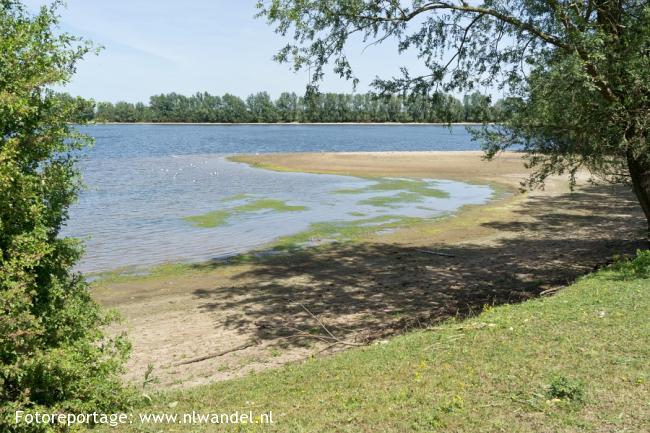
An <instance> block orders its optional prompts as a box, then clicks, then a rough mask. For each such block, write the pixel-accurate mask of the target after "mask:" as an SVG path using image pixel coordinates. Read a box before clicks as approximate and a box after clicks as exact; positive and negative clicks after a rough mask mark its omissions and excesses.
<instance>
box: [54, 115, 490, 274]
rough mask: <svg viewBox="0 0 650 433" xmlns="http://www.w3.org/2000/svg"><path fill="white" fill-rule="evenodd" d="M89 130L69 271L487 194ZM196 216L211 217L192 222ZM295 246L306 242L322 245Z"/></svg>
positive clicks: (448, 206)
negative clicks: (293, 166)
mask: <svg viewBox="0 0 650 433" xmlns="http://www.w3.org/2000/svg"><path fill="white" fill-rule="evenodd" d="M97 128H98V129H96V130H94V129H93V128H88V130H87V131H86V132H90V133H92V134H93V135H95V136H96V138H97V145H96V148H95V149H92V150H91V151H90V152H89V154H88V156H87V157H86V158H85V159H84V160H83V161H82V171H83V175H84V180H85V182H86V184H87V185H88V187H89V188H88V190H87V191H85V192H84V193H83V194H82V195H81V197H80V200H79V202H78V203H76V204H75V205H74V206H73V207H72V209H71V211H70V220H69V221H68V224H67V226H66V227H64V230H63V232H62V235H63V236H75V237H81V238H84V239H85V242H86V254H85V256H84V258H83V260H82V262H81V263H80V265H79V269H80V270H82V271H84V272H95V271H105V270H110V269H114V268H117V267H122V266H131V265H136V266H149V265H155V264H160V263H164V262H169V261H203V260H208V259H212V258H217V257H225V256H229V255H234V254H238V253H242V252H245V251H249V250H251V249H253V248H256V247H259V246H262V245H265V244H268V243H269V242H271V241H273V240H275V239H277V238H279V237H283V236H288V235H295V234H296V233H298V232H302V231H305V230H307V229H309V228H310V226H312V225H313V224H316V225H318V223H329V222H332V221H334V222H341V223H345V222H350V224H352V225H355V226H356V227H361V226H364V225H374V224H379V223H381V224H384V225H386V224H387V223H388V222H391V221H393V220H399V218H400V217H424V218H428V217H435V216H439V215H441V214H444V213H447V212H453V211H454V210H457V209H458V208H459V207H460V206H462V205H464V204H478V203H483V202H485V201H486V200H488V199H489V197H490V196H491V193H492V192H491V190H490V188H489V187H487V186H477V185H467V184H463V183H459V182H451V181H430V180H427V181H424V182H418V183H409V182H404V181H402V180H399V179H395V180H391V181H371V180H367V179H360V178H354V177H348V176H334V175H316V174H306V173H280V172H272V171H267V170H261V169H255V168H251V167H249V166H247V165H245V164H238V163H233V162H230V161H228V160H226V158H225V156H224V155H223V154H218V153H219V149H220V146H219V143H216V144H215V145H214V146H213V148H214V151H213V152H210V153H209V154H200V153H198V150H204V151H205V150H208V151H209V150H211V149H206V146H207V145H206V142H205V141H204V140H195V141H183V140H187V138H182V137H180V136H175V135H173V134H171V135H169V136H167V137H166V138H164V137H165V136H164V134H162V135H161V131H165V130H168V129H166V127H158V128H159V129H153V131H156V133H155V134H153V135H151V138H150V140H149V141H147V140H146V139H145V137H140V138H137V137H134V136H133V132H132V131H133V129H129V128H137V127H128V126H127V127H121V126H112V127H97ZM102 128H103V129H102ZM153 128H155V127H153ZM179 128H187V129H185V131H187V132H191V131H193V129H192V127H184V126H182V127H179ZM208 128H210V127H208ZM288 128H289V129H290V128H292V127H288ZM370 128H371V129H372V131H377V130H376V129H373V128H377V127H370ZM421 128H422V127H414V129H415V132H414V134H421V131H422V129H421ZM93 130H94V131H95V132H96V134H95V133H93ZM316 130H317V129H314V131H316ZM168 131H169V130H168ZM229 131H230V130H229ZM355 131H356V129H355ZM108 132H110V134H108ZM355 133H356V134H359V133H358V132H355ZM106 134H108V135H106ZM138 134H139V133H138ZM228 134H232V132H228ZM282 134H286V132H282ZM136 135H137V134H136ZM281 136H282V137H284V135H281ZM155 137H159V138H160V140H159V141H156V140H154V138H155ZM270 137H272V136H270ZM176 139H178V140H181V141H180V142H182V143H184V145H183V146H180V147H182V149H183V151H182V152H179V154H172V153H171V152H172V150H173V149H174V148H175V147H174V146H173V145H172V144H171V142H172V141H174V140H176ZM367 142H368V147H369V148H368V149H366V148H364V147H363V146H362V145H359V146H358V150H373V149H372V144H371V143H372V141H371V140H367ZM269 143H270V144H269ZM273 143H275V144H276V147H273ZM278 143H279V144H278ZM282 143H284V142H283V141H282V140H280V141H278V142H277V143H276V142H274V141H273V140H272V139H269V140H268V142H267V144H266V146H267V148H268V149H271V150H275V151H277V150H281V147H282V146H281V144H282ZM129 146H133V147H129ZM177 150H179V148H177ZM244 150H248V151H254V148H251V149H248V148H246V149H244ZM304 150H309V149H304ZM206 215H208V216H210V215H211V216H212V217H214V216H215V215H216V217H217V218H216V219H215V218H213V219H211V220H209V223H207V224H202V223H201V221H203V220H202V219H201V218H203V217H204V216H206ZM197 218H198V219H197ZM382 227H383V226H382ZM387 230H390V228H388V229H387ZM304 241H305V242H302V243H303V244H306V245H309V244H310V243H312V242H313V243H318V242H319V241H322V239H321V240H313V239H311V238H310V239H305V240H304Z"/></svg>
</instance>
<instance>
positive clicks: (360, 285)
mask: <svg viewBox="0 0 650 433" xmlns="http://www.w3.org/2000/svg"><path fill="white" fill-rule="evenodd" d="M516 212H517V213H518V214H520V215H519V216H518V217H517V218H513V221H510V222H508V221H506V222H492V223H488V224H485V226H488V227H490V228H493V229H495V230H497V231H498V232H499V237H498V238H497V239H496V240H494V241H491V242H483V243H476V244H473V243H461V244H458V245H456V246H454V245H449V244H439V245H418V246H408V245H394V244H390V245H388V244H380V243H350V244H339V245H330V246H327V247H321V248H316V249H305V250H303V251H301V252H299V253H296V254H291V255H286V256H277V257H272V256H271V257H266V258H264V259H259V263H257V264H256V266H255V268H254V270H252V271H248V272H245V273H242V274H240V275H238V276H237V277H235V281H236V282H237V283H236V284H233V285H230V286H227V287H217V288H206V289H200V290H196V291H195V292H194V295H195V296H197V297H199V298H200V300H201V303H200V308H201V309H202V310H204V312H208V313H210V314H212V315H214V317H215V320H218V322H219V326H220V327H223V326H225V327H227V328H229V329H233V330H238V331H241V333H242V334H250V333H251V332H252V333H253V334H254V336H255V338H256V339H260V340H267V342H269V343H271V341H268V340H273V344H278V345H283V346H287V345H302V344H305V339H304V338H287V337H288V336H291V335H295V334H296V333H297V332H303V333H310V334H313V335H314V336H316V337H317V336H319V335H323V334H324V330H323V329H320V326H319V325H318V322H317V321H316V320H315V318H314V317H312V316H311V315H310V314H308V312H307V311H305V309H304V308H303V306H304V307H307V308H308V310H309V311H310V312H312V313H313V314H314V315H317V316H318V317H319V318H321V319H322V320H323V322H324V323H326V324H327V326H328V328H330V329H331V330H332V332H333V333H335V335H336V336H337V337H339V338H341V339H345V340H347V341H367V340H369V339H372V338H378V337H381V336H383V335H386V334H390V333H395V332H399V331H400V330H404V329H406V328H409V327H416V326H420V325H425V324H430V323H432V322H436V321H439V320H443V319H445V318H449V317H451V316H461V317H462V316H466V315H469V314H472V313H473V312H478V311H480V310H481V309H482V308H484V306H485V305H495V304H502V303H512V302H520V301H522V300H526V299H529V298H531V297H535V296H539V294H540V293H541V292H543V291H545V290H548V289H552V288H555V287H559V286H563V285H566V284H569V283H571V282H572V281H574V280H575V279H576V278H577V277H579V276H581V275H584V274H586V273H588V272H591V271H593V270H594V269H595V268H597V267H599V266H602V265H604V264H607V263H609V262H611V261H612V260H613V257H614V256H615V255H630V254H633V253H634V252H635V250H636V249H637V248H648V243H647V241H646V240H644V236H643V229H644V228H645V225H646V222H645V219H644V218H643V215H642V213H641V212H640V210H639V208H638V204H637V202H636V201H635V200H634V198H633V197H632V196H631V195H630V194H629V192H628V191H626V190H625V189H623V188H618V187H589V188H585V189H583V190H581V191H580V192H575V193H570V194H565V195H561V196H559V197H548V196H540V197H539V198H531V199H530V200H529V201H527V203H525V204H524V205H523V207H521V208H520V209H519V210H517V211H516ZM423 250H428V251H434V252H436V253H443V254H446V255H449V256H443V255H436V254H430V253H428V252H424V251H423ZM451 256H453V257H451ZM215 266H217V265H216V264H215ZM253 279H254V280H255V281H262V282H264V283H261V284H250V283H247V281H252V280H253ZM279 337H282V338H279Z"/></svg>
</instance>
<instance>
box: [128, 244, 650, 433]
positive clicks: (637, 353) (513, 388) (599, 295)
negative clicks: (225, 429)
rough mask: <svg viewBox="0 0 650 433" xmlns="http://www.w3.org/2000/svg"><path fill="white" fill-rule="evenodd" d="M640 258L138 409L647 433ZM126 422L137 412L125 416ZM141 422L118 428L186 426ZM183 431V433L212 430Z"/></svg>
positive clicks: (420, 426)
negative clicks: (466, 314) (528, 295)
mask: <svg viewBox="0 0 650 433" xmlns="http://www.w3.org/2000/svg"><path fill="white" fill-rule="evenodd" d="M648 311H650V254H649V253H644V254H643V255H642V257H640V258H637V259H636V260H635V261H634V262H627V263H623V264H619V265H615V266H613V267H610V268H608V269H605V270H601V271H599V272H597V273H595V274H593V275H590V276H588V277H585V278H582V279H580V280H579V281H578V282H576V283H575V284H573V285H571V286H570V287H568V288H566V289H563V290H561V291H560V292H559V293H558V294H557V295H555V296H552V297H545V298H540V299H536V300H532V301H528V302H525V303H522V304H516V305H505V306H500V307H494V308H489V307H486V308H484V311H482V312H481V313H480V314H478V315H477V316H476V317H474V318H471V319H468V320H465V321H462V322H461V321H458V322H455V321H451V322H448V323H446V324H444V325H441V326H437V327H435V328H431V329H428V330H423V331H416V332H412V333H409V334H407V335H404V336H400V337H395V338H393V339H391V340H390V341H387V342H381V343H380V344H375V345H372V346H369V347H363V348H356V349H351V350H349V351H346V352H344V353H340V354H338V355H334V356H331V357H326V358H312V359H310V360H308V361H305V362H302V363H295V364H290V365H287V366H285V367H283V368H280V369H277V370H270V371H267V372H264V373H259V374H252V375H249V376H247V377H245V378H243V379H237V380H230V381H226V382H220V383H216V384H213V385H207V386H201V387H196V388H192V389H189V390H184V391H175V392H169V393H161V394H157V395H154V396H153V403H152V404H151V406H148V407H142V408H138V409H137V410H138V412H170V413H185V412H191V411H197V412H230V411H235V410H239V411H248V410H251V411H253V412H257V413H259V412H265V411H269V410H270V411H273V414H274V419H275V424H273V425H272V426H261V425H256V424H248V425H240V426H237V427H230V429H231V430H230V431H233V430H234V431H280V432H302V431H308V432H324V431H338V432H340V431H350V432H359V431H367V432H377V431H391V432H392V431H394V432H405V431H422V432H425V431H426V432H430V431H463V432H483V431H484V432H488V431H489V432H494V431H507V432H531V431H535V432H559V431H589V432H599V431H602V432H605V431H629V432H642V431H650V421H649V420H650V405H649V402H650V384H649V381H650V366H649V363H648V359H650V322H649V321H648ZM135 419H137V415H136V418H135ZM188 427H189V426H187V425H178V424H170V425H140V424H139V423H138V422H137V421H136V422H134V423H133V424H132V425H129V426H126V427H123V428H121V429H120V431H126V432H158V431H169V432H172V431H179V432H180V431H190V430H189V429H188ZM219 428H220V427H218V426H201V425H195V426H192V428H191V431H196V432H202V431H219Z"/></svg>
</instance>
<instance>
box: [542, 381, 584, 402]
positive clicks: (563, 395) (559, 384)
mask: <svg viewBox="0 0 650 433" xmlns="http://www.w3.org/2000/svg"><path fill="white" fill-rule="evenodd" d="M546 396H547V397H548V398H549V399H551V400H554V399H557V400H565V401H569V402H572V403H582V402H583V401H584V399H585V386H584V384H583V383H582V382H581V381H579V380H575V379H569V378H567V377H565V376H562V375H559V376H555V377H554V378H553V379H552V380H551V382H550V383H549V384H548V386H547V389H546Z"/></svg>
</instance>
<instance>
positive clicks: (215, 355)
mask: <svg viewBox="0 0 650 433" xmlns="http://www.w3.org/2000/svg"><path fill="white" fill-rule="evenodd" d="M258 343H259V342H258V341H257V340H251V341H247V342H246V343H244V344H241V345H239V346H236V347H233V348H232V349H228V350H222V351H221V352H216V353H211V354H209V355H203V356H199V357H198V358H192V359H188V360H186V361H182V362H177V363H176V364H174V367H178V366H180V365H187V364H194V363H195V362H201V361H205V360H206V359H211V358H218V357H220V356H223V355H227V354H228V353H232V352H237V351H239V350H244V349H247V348H249V347H252V346H256V345H257V344H258Z"/></svg>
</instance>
